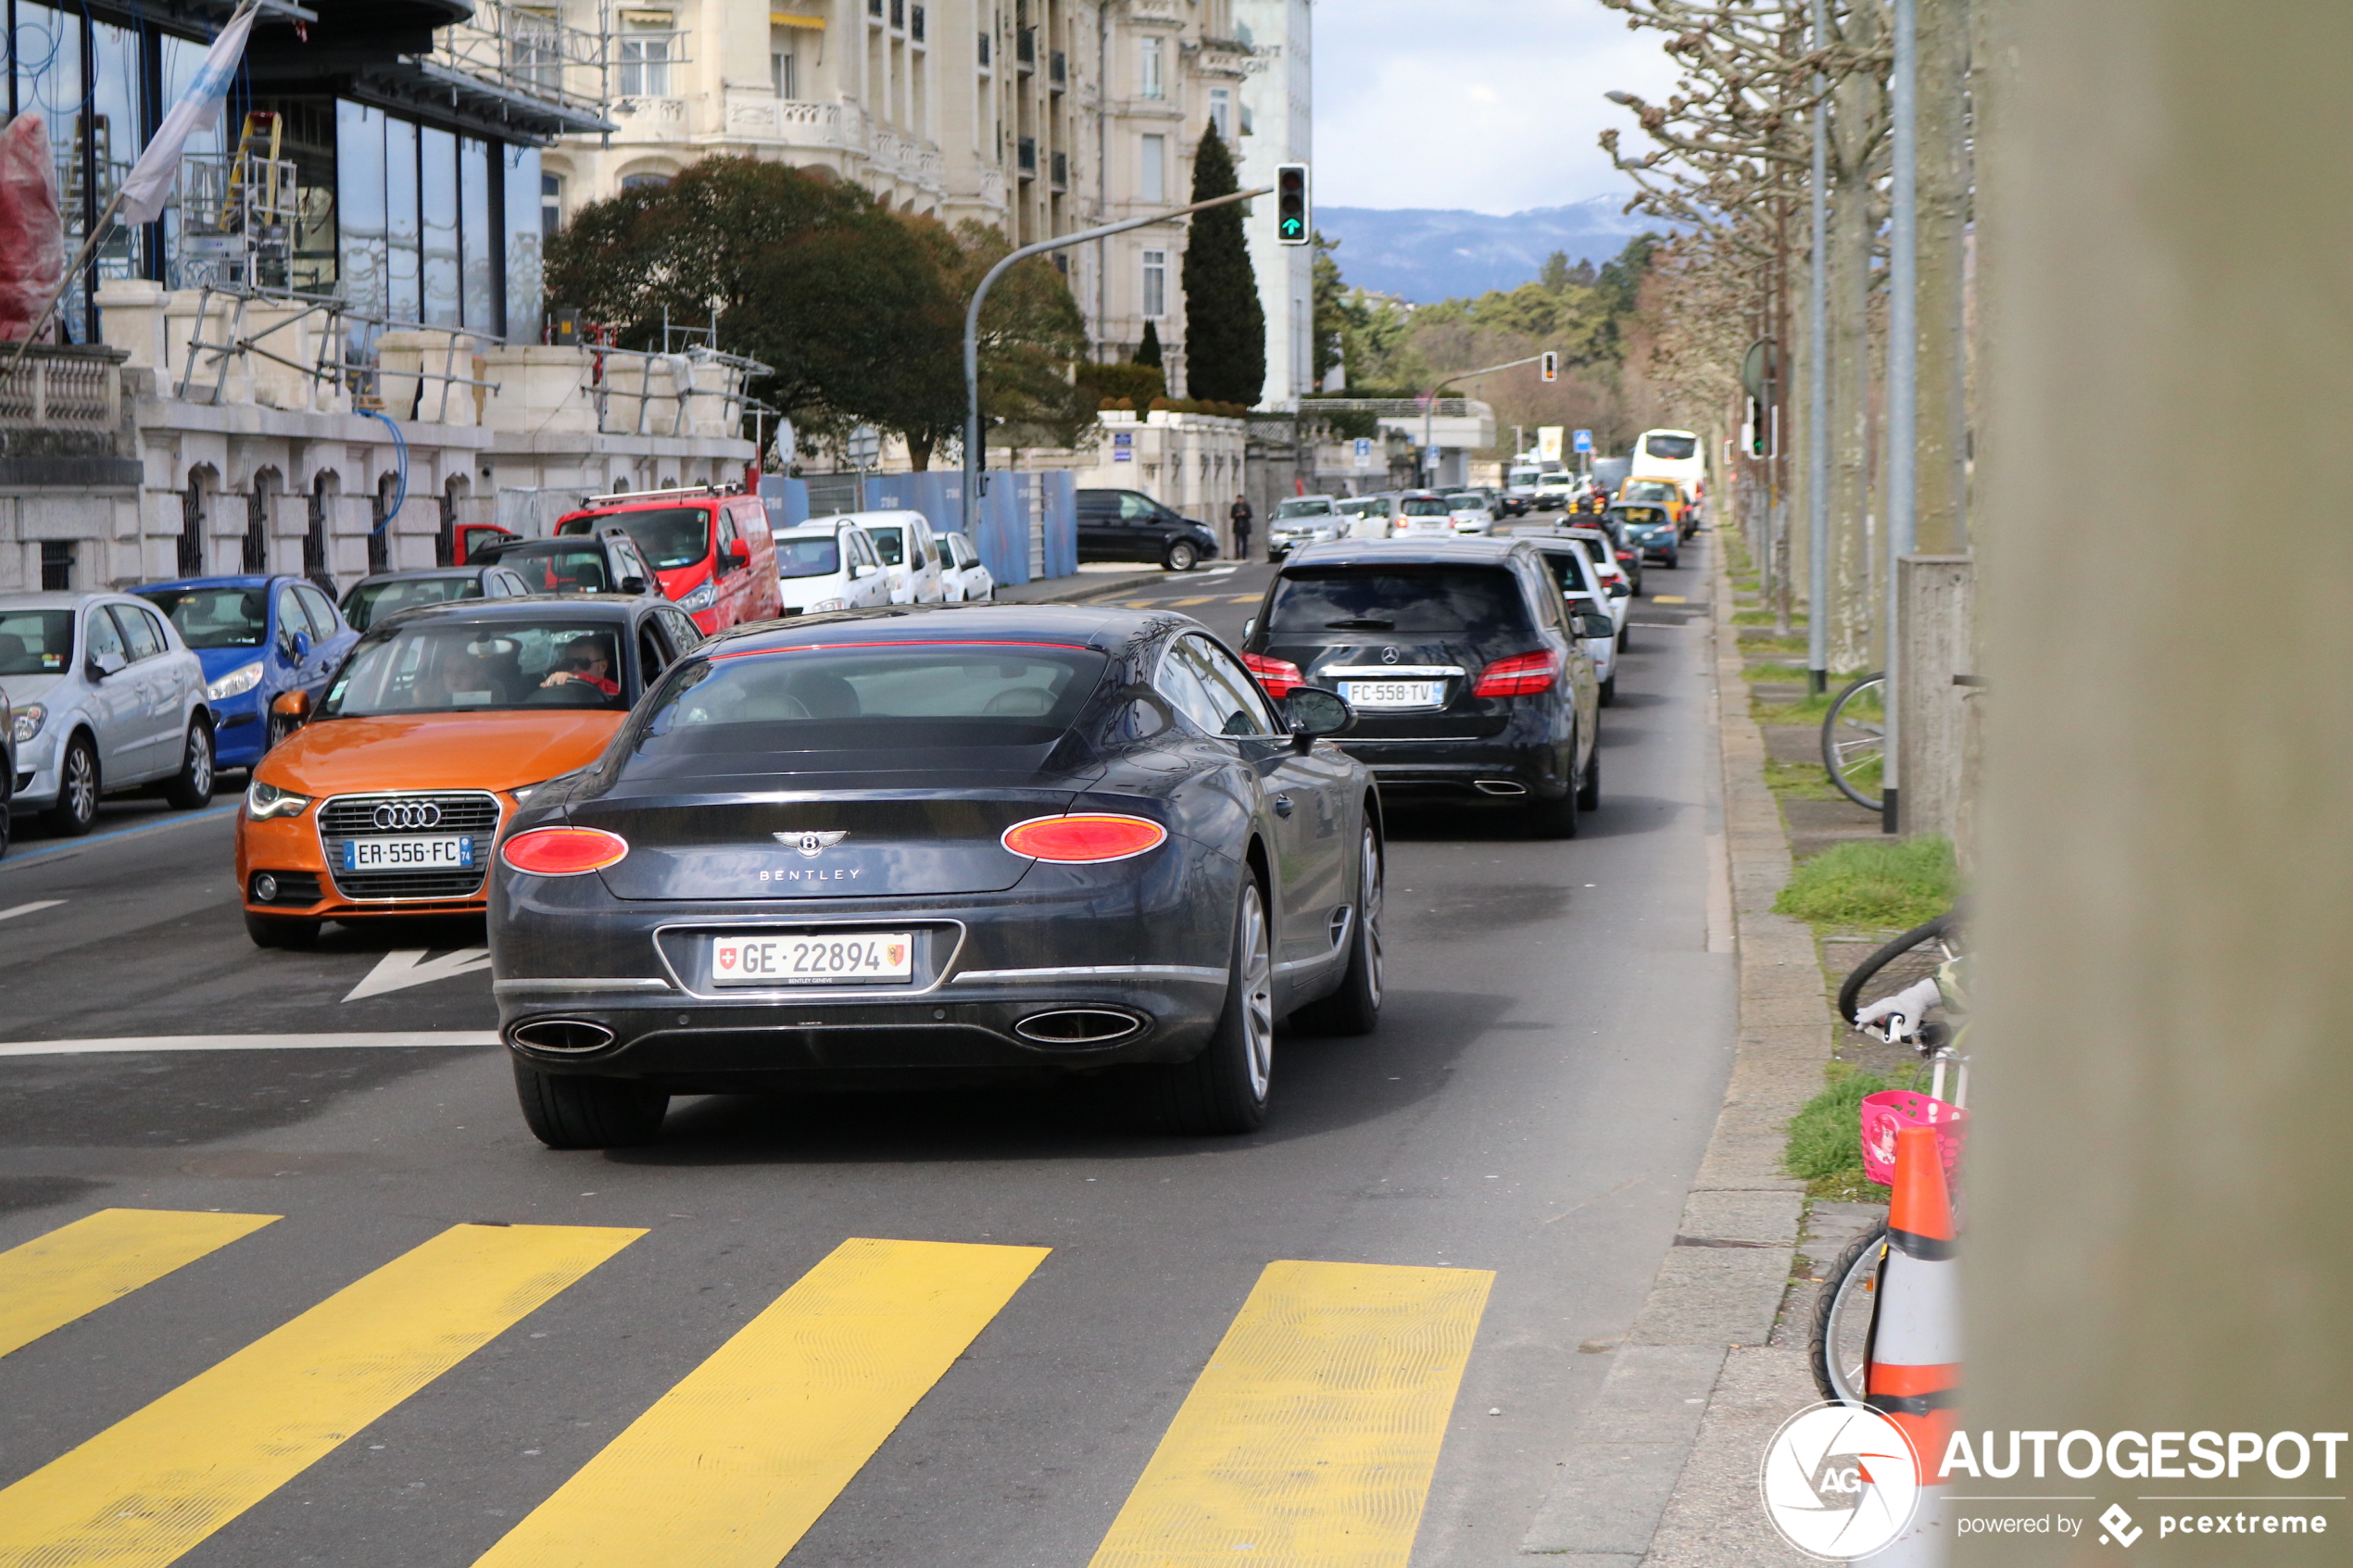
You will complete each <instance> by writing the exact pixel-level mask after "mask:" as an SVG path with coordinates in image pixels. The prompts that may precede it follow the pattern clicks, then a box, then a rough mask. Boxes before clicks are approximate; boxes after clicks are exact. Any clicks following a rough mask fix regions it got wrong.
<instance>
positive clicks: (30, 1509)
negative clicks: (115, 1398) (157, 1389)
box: [0, 1225, 645, 1568]
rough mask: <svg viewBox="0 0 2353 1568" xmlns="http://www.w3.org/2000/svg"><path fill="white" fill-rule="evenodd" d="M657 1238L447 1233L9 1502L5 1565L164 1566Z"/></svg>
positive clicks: (4, 1516) (615, 1232) (0, 1496)
mask: <svg viewBox="0 0 2353 1568" xmlns="http://www.w3.org/2000/svg"><path fill="white" fill-rule="evenodd" d="M644 1234H645V1233H644V1232H643V1231H637V1230H622V1229H608V1228H601V1227H599V1228H591V1227H589V1226H585V1225H457V1226H454V1227H452V1228H451V1229H449V1230H446V1231H444V1232H442V1233H441V1234H440V1235H439V1236H434V1238H433V1239H432V1240H431V1241H428V1242H426V1243H424V1244H423V1245H422V1246H421V1247H418V1248H412V1249H411V1250H410V1251H409V1252H407V1253H405V1254H403V1255H402V1256H400V1257H398V1258H396V1259H394V1260H393V1261H391V1262H389V1263H386V1264H385V1265H384V1267H383V1268H381V1269H378V1270H376V1271H375V1272H374V1273H371V1274H369V1275H367V1276H366V1277H364V1278H362V1279H359V1280H358V1281H356V1282H354V1283H353V1284H351V1285H348V1286H345V1287H344V1288H343V1289H341V1290H339V1291H337V1292H335V1294H333V1296H330V1297H328V1298H326V1299H325V1300H324V1301H321V1302H320V1303H319V1304H318V1305H317V1306H315V1307H313V1308H311V1309H310V1310H309V1311H307V1312H304V1313H302V1314H301V1315H300V1316H299V1317H296V1318H295V1319H294V1320H293V1321H292V1322H290V1323H286V1324H285V1325H283V1327H280V1328H276V1329H273V1330H271V1332H270V1333H268V1334H265V1335H263V1336H261V1337H260V1338H259V1339H257V1340H255V1341H254V1342H253V1343H252V1344H250V1345H248V1346H246V1347H245V1348H244V1349H242V1350H239V1351H238V1352H237V1353H236V1354H234V1355H233V1356H231V1357H229V1359H228V1360H226V1361H221V1362H220V1363H219V1364H217V1365H215V1366H214V1367H212V1368H211V1369H210V1370H209V1371H207V1372H202V1373H199V1374H196V1375H195V1377H192V1378H190V1379H189V1380H188V1381H187V1382H185V1383H183V1384H182V1385H181V1386H179V1387H177V1388H175V1389H173V1390H172V1391H171V1392H170V1393H169V1394H166V1395H164V1396H163V1398H161V1399H157V1400H156V1401H155V1402H154V1403H152V1404H150V1405H148V1406H146V1407H145V1409H143V1410H140V1411H135V1412H133V1413H132V1414H131V1415H129V1416H126V1417H124V1418H123V1419H122V1420H120V1421H119V1422H117V1423H115V1424H113V1425H112V1426H110V1427H108V1428H107V1430H105V1431H104V1432H101V1433H99V1434H98V1435H97V1436H95V1437H93V1438H91V1439H90V1440H89V1441H88V1442H86V1443H84V1444H82V1446H81V1447H80V1448H78V1449H74V1450H72V1451H71V1452H70V1453H68V1454H66V1455H64V1456H63V1457H62V1458H59V1459H57V1460H54V1461H51V1462H50V1463H48V1464H46V1465H44V1466H43V1467H42V1468H41V1469H39V1470H36V1471H34V1472H33V1473H32V1474H31V1475H28V1476H26V1477H25V1478H24V1479H23V1480H21V1481H19V1482H18V1483H17V1484H16V1485H15V1486H10V1487H9V1488H8V1489H7V1490H6V1491H0V1565H5V1568H35V1565H39V1568H52V1565H63V1564H67V1563H100V1562H103V1563H105V1564H107V1568H162V1565H163V1564H165V1563H169V1562H172V1561H174V1560H175V1559H177V1558H179V1557H180V1556H182V1554H183V1553H185V1552H187V1551H188V1550H189V1549H192V1548H194V1547H195V1545H196V1544H197V1543H198V1542H200V1541H202V1540H203V1539H205V1537H208V1536H210V1535H211V1534H212V1533H213V1532H214V1531H216V1530H218V1529H220V1527H221V1526H222V1525H224V1524H228V1523H229V1522H230V1521H231V1520H233V1519H234V1518H236V1517H237V1515H239V1514H241V1513H243V1512H245V1510H247V1509H249V1508H251V1507H252V1506H253V1505H254V1504H256V1503H258V1502H259V1501H260V1500H261V1499H263V1498H266V1497H268V1496H269V1495H270V1494H271V1492H273V1491H275V1490H276V1489H277V1488H278V1487H280V1486H284V1485H285V1484H286V1483H287V1482H288V1481H291V1480H292V1479H294V1477H295V1476H296V1475H298V1474H301V1473H302V1472H303V1471H304V1470H305V1469H307V1468H308V1467H309V1466H310V1465H312V1464H314V1463H316V1462H317V1461H319V1460H320V1459H321V1458H322V1457H324V1456H325V1455H326V1454H327V1453H328V1452H329V1451H331V1450H332V1449H334V1448H335V1446H336V1445H338V1444H340V1443H342V1442H343V1441H345V1440H346V1438H348V1437H350V1436H352V1435H353V1434H355V1433H357V1432H359V1431H360V1430H361V1429H362V1428H364V1427H365V1426H367V1424H369V1423H370V1422H372V1421H374V1420H375V1419H377V1418H378V1417H379V1416H381V1415H383V1414H384V1412H385V1411H388V1410H390V1409H392V1408H393V1407H394V1406H395V1405H396V1404H398V1403H399V1402H400V1401H401V1400H403V1399H407V1398H408V1397H409V1395H411V1394H413V1393H415V1392H416V1391H417V1390H418V1389H420V1388H422V1387H423V1386H425V1385H426V1384H428V1383H431V1382H432V1381H433V1380H434V1378H436V1377H438V1376H440V1375H441V1374H443V1373H445V1372H447V1371H448V1370H449V1369H450V1368H451V1367H452V1366H455V1365H456V1364H457V1363H458V1362H459V1361H462V1360H464V1359H465V1358H466V1357H467V1356H468V1355H470V1354H472V1352H473V1351H474V1350H476V1349H477V1348H480V1347H482V1346H483V1345H484V1344H486V1343H487V1342H488V1341H489V1340H491V1339H492V1338H494V1337H495V1336H497V1335H498V1334H499V1333H501V1332H502V1331H504V1330H505V1329H507V1328H509V1327H510V1326H511V1325H513V1324H514V1323H516V1322H517V1321H519V1320H520V1319H522V1317H524V1316H525V1315H526V1314H528V1313H529V1312H531V1311H534V1310H535V1309H536V1308H537V1307H539V1306H540V1305H541V1304H542V1303H544V1302H546V1301H547V1299H548V1298H551V1297H553V1296H554V1295H555V1294H556V1293H557V1292H558V1291H560V1290H562V1289H563V1288H564V1287H565V1286H568V1285H570V1284H572V1283H573V1281H574V1280H576V1279H578V1278H580V1276H581V1275H583V1274H585V1273H587V1272H588V1271H589V1270H591V1269H593V1268H595V1267H596V1266H597V1265H598V1264H599V1263H601V1262H603V1261H605V1260H606V1259H608V1258H610V1257H611V1256H612V1255H613V1254H614V1253H616V1252H618V1251H620V1250H621V1249H622V1248H623V1247H626V1246H627V1245H629V1243H631V1242H632V1241H635V1239H636V1238H637V1237H639V1236H643V1235H644Z"/></svg>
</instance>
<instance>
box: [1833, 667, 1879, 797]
mask: <svg viewBox="0 0 2353 1568" xmlns="http://www.w3.org/2000/svg"><path fill="white" fill-rule="evenodd" d="M1886 679H1887V678H1886V677H1885V676H1884V675H1865V676H1863V677H1862V678H1861V679H1859V680H1857V681H1856V683H1855V684H1853V685H1851V686H1848V687H1847V688H1846V689H1845V690H1844V691H1843V692H1841V693H1839V694H1838V700H1837V701H1836V702H1833V703H1831V710H1830V714H1829V716H1828V717H1826V718H1824V719H1823V721H1822V766H1823V767H1824V768H1826V769H1828V770H1829V771H1830V775H1831V783H1832V784H1836V785H1837V786H1838V792H1839V793H1840V794H1841V795H1843V796H1844V797H1846V798H1847V799H1849V800H1852V801H1853V802H1855V804H1856V805H1857V806H1861V807H1864V808H1866V809H1869V810H1873V811H1877V810H1880V809H1881V808H1882V802H1881V799H1880V788H1881V784H1880V771H1881V759H1882V757H1883V756H1884V755H1885V752H1886V749H1887V704H1886V701H1885V698H1884V696H1883V688H1884V686H1885V684H1886Z"/></svg>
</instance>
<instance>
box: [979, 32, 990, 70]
mask: <svg viewBox="0 0 2353 1568" xmlns="http://www.w3.org/2000/svg"><path fill="white" fill-rule="evenodd" d="M980 69H983V70H987V69H988V34H987V33H985V32H984V33H982V34H981V35H980Z"/></svg>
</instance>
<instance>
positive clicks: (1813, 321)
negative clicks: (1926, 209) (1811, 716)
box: [1806, 0, 1831, 696]
mask: <svg viewBox="0 0 2353 1568" xmlns="http://www.w3.org/2000/svg"><path fill="white" fill-rule="evenodd" d="M1828 4H1829V0H1814V47H1815V48H1816V49H1821V48H1823V47H1825V46H1826V45H1825V44H1824V42H1823V36H1822V35H1823V33H1824V32H1825V31H1828V28H1827V25H1826V22H1825V19H1824V12H1825V10H1826V8H1827V6H1828ZM1829 94H1830V82H1829V79H1828V78H1827V77H1825V76H1824V75H1823V74H1822V73H1821V72H1820V71H1816V72H1815V73H1814V182H1813V193H1812V207H1813V209H1814V210H1813V220H1814V232H1813V245H1814V260H1813V265H1812V267H1811V268H1810V269H1809V270H1807V272H1806V686H1807V687H1808V688H1809V689H1810V690H1811V691H1812V692H1813V693H1814V694H1815V695H1816V696H1820V695H1821V694H1822V693H1824V692H1826V691H1828V690H1829V689H1830V662H1831V659H1830V646H1831V497H1830V488H1831V382H1830V353H1831V327H1830V318H1831V307H1830V271H1829V263H1830V172H1831V169H1830V164H1831V128H1830V120H1829V119H1828V118H1827V115H1826V112H1825V111H1827V110H1828V108H1829V107H1830V97H1829Z"/></svg>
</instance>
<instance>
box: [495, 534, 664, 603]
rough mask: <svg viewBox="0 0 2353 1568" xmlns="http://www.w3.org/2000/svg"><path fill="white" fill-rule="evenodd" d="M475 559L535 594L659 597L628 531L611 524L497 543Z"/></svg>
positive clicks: (658, 582)
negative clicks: (499, 569) (517, 579)
mask: <svg viewBox="0 0 2353 1568" xmlns="http://www.w3.org/2000/svg"><path fill="white" fill-rule="evenodd" d="M474 558H475V559H477V560H484V561H493V562H496V563H497V564H498V565H500V566H503V567H506V568H507V569H508V570H510V571H512V572H513V573H514V574H515V575H516V576H518V577H520V578H522V581H523V584H524V586H525V587H526V588H527V589H528V590H529V591H530V592H532V593H535V594H660V593H661V578H660V577H659V576H658V575H657V574H656V573H655V571H654V569H653V568H652V567H651V566H649V565H648V564H647V562H646V558H645V556H644V554H643V553H642V552H641V551H639V549H638V548H637V542H636V541H635V539H632V538H631V537H630V536H629V532H628V530H627V529H625V528H623V527H621V526H620V525H619V524H617V523H616V524H610V525H608V526H606V527H602V528H599V529H597V530H595V531H594V532H593V533H592V532H590V531H587V530H585V529H584V530H580V531H577V532H574V533H559V534H557V535H556V536H555V537H554V538H552V539H514V540H503V539H502V540H499V541H497V542H496V543H494V544H489V545H484V546H477V547H476V548H475V551H474Z"/></svg>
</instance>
